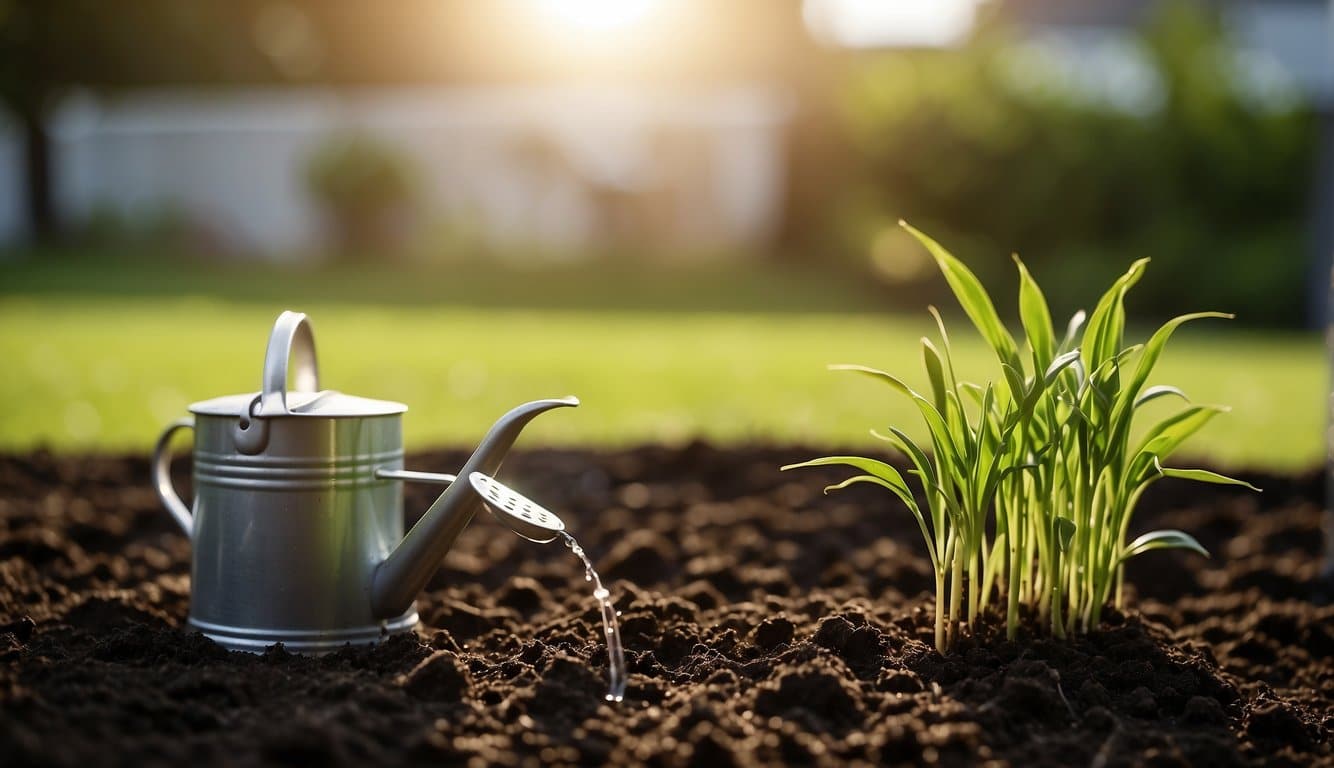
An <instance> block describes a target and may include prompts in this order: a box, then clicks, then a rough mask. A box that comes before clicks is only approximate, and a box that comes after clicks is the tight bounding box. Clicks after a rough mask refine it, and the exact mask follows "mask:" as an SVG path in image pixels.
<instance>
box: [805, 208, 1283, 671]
mask: <svg viewBox="0 0 1334 768" xmlns="http://www.w3.org/2000/svg"><path fill="white" fill-rule="evenodd" d="M903 227H904V228H905V229H907V230H908V232H910V233H911V234H912V235H913V236H914V237H916V238H917V239H918V240H919V241H920V242H921V243H922V245H923V246H925V247H926V249H927V251H928V252H929V253H930V254H931V256H932V258H933V259H934V260H935V262H936V264H937V266H938V267H939V268H940V270H941V273H942V274H943V275H944V277H945V279H946V282H948V283H949V286H950V288H951V290H952V292H953V293H954V296H955V298H956V299H957V300H958V302H959V304H960V306H961V308H962V309H963V311H964V313H965V314H966V315H967V316H968V318H969V320H970V321H971V322H972V323H973V325H974V327H975V328H976V329H977V331H978V333H979V334H980V335H981V336H982V338H983V339H984V340H985V341H986V343H987V345H988V346H989V347H990V348H991V350H992V351H993V353H994V354H995V357H996V360H997V363H998V365H999V369H1000V376H999V377H997V378H996V379H995V380H993V381H988V382H986V383H985V384H982V385H978V384H973V383H970V382H966V381H962V380H960V379H959V378H958V377H957V375H956V374H955V369H954V364H953V359H952V355H951V351H950V343H949V337H948V335H947V334H946V332H945V325H944V322H943V321H942V320H941V318H940V315H939V313H937V312H936V311H935V309H934V308H932V309H931V312H932V315H933V316H934V317H935V319H936V322H937V327H938V329H939V332H940V346H937V345H936V344H935V343H934V342H932V341H931V340H930V339H927V338H923V339H922V360H923V365H924V367H925V370H926V374H927V379H928V380H929V382H930V396H929V397H927V396H925V395H922V394H919V393H918V392H916V391H914V390H913V389H911V388H909V387H908V386H907V385H906V384H904V383H903V381H901V380H900V379H899V378H897V377H895V376H893V375H892V374H889V373H886V372H884V371H879V370H876V369H873V368H866V367H863V366H854V365H838V366H831V368H832V369H835V370H851V371H856V372H860V373H863V374H867V375H870V376H872V377H874V378H876V379H879V380H881V381H882V382H884V383H886V384H889V385H890V387H891V388H893V389H894V390H896V391H897V392H899V393H900V394H902V395H904V396H906V397H908V398H909V399H910V400H911V401H912V402H913V404H914V405H915V406H916V407H917V409H918V411H919V412H920V413H921V415H922V419H923V421H924V422H925V424H926V431H927V434H928V435H929V437H930V449H931V452H930V454H928V453H927V452H926V451H925V450H924V449H923V448H922V447H921V446H919V445H918V444H917V443H916V442H914V441H913V440H912V439H911V438H910V437H909V436H908V435H907V434H906V433H904V432H903V431H902V430H901V429H900V428H898V427H890V429H889V433H888V434H886V435H881V434H879V433H877V432H874V431H873V432H872V434H875V435H876V436H877V437H881V438H882V439H884V440H887V441H888V442H890V443H891V444H893V445H894V446H895V447H896V448H897V449H898V450H899V451H901V452H902V453H903V455H904V456H906V457H907V459H908V461H909V463H910V464H911V465H912V467H913V468H912V469H911V470H909V474H910V475H914V476H916V478H917V481H918V488H919V490H918V492H916V493H915V492H914V490H913V489H912V488H911V487H910V486H909V485H908V483H907V482H906V481H905V480H904V478H903V476H902V475H901V474H900V473H899V471H898V470H896V469H895V468H894V467H893V466H891V465H890V464H887V463H885V462H883V461H879V460H877V459H870V458H863V457H858V456H830V457H825V458H821V459H814V460H812V461H807V462H803V463H800V464H792V465H788V466H786V467H783V469H784V470H787V469H793V468H798V467H814V466H827V465H834V464H838V465H846V466H850V467H852V468H854V469H856V470H859V471H860V472H862V473H863V474H858V475H854V476H853V477H851V478H849V479H847V480H845V481H843V482H842V483H838V484H836V485H832V486H830V487H828V488H826V489H825V490H826V492H828V491H831V490H837V489H841V488H846V487H847V486H849V485H853V484H856V483H873V484H875V485H879V486H881V487H884V488H886V489H888V490H889V491H890V492H892V493H893V494H894V495H895V496H896V497H897V498H898V499H899V500H900V501H902V502H903V503H904V505H906V506H907V508H908V510H909V512H910V513H911V514H912V515H913V517H914V518H915V519H916V521H917V523H918V527H919V528H920V529H921V532H922V538H923V540H924V541H925V543H926V547H927V554H928V556H929V557H930V559H931V564H932V568H933V569H934V571H935V577H936V599H935V603H936V638H935V639H936V648H937V649H938V650H939V651H941V652H942V653H944V652H945V651H947V650H948V649H949V648H950V647H951V646H952V645H953V643H954V640H955V638H956V637H957V635H958V632H959V623H960V622H961V621H964V620H965V615H964V614H963V608H962V606H961V602H962V599H961V598H962V595H963V592H964V589H965V584H966V585H967V587H966V589H967V594H968V604H967V613H966V621H967V623H968V624H969V625H970V626H972V625H973V624H974V623H975V622H976V620H977V617H978V614H979V612H980V610H981V608H982V606H983V605H985V603H986V601H987V600H989V599H991V595H992V594H993V588H995V589H996V594H998V595H1000V596H1003V598H1004V602H1005V606H1006V632H1007V635H1008V636H1009V637H1011V638H1013V637H1014V636H1015V635H1016V633H1017V631H1018V625H1019V616H1020V610H1021V608H1022V607H1023V606H1028V607H1029V608H1031V609H1032V610H1033V611H1034V612H1035V614H1036V615H1037V616H1038V617H1039V618H1040V620H1042V621H1043V622H1045V623H1047V625H1048V626H1049V628H1050V631H1051V632H1052V633H1053V634H1054V635H1056V636H1058V637H1063V636H1065V634H1066V633H1067V632H1069V631H1072V630H1078V631H1088V630H1089V629H1091V628H1093V627H1095V626H1097V624H1098V623H1099V621H1100V618H1101V611H1102V608H1103V606H1104V605H1106V604H1108V603H1109V602H1115V603H1116V604H1117V605H1120V603H1121V599H1122V590H1121V587H1122V580H1123V574H1124V565H1125V562H1126V561H1127V560H1129V559H1130V558H1132V557H1135V556H1137V555H1139V554H1142V553H1144V552H1148V551H1152V550H1155V549H1169V548H1176V549H1189V550H1193V551H1195V552H1198V553H1200V554H1204V555H1206V556H1207V555H1208V553H1207V552H1206V551H1205V549H1204V548H1203V547H1202V546H1200V544H1199V542H1197V541H1196V540H1195V539H1194V538H1193V537H1191V536H1190V535H1189V534H1186V533H1184V532H1182V531H1175V530H1159V531H1152V532H1149V533H1146V534H1144V535H1142V536H1140V537H1138V538H1136V539H1135V540H1134V541H1132V542H1130V543H1128V544H1127V543H1126V537H1127V536H1128V534H1129V530H1130V522H1131V519H1132V517H1133V513H1134V509H1135V506H1136V504H1137V503H1138V501H1139V499H1140V496H1141V495H1142V494H1143V493H1144V491H1145V489H1146V488H1148V487H1149V486H1150V485H1151V484H1152V483H1153V482H1155V481H1156V480H1158V479H1159V478H1161V477H1178V478H1183V479H1188V480H1196V481H1200V482H1208V483H1220V484H1229V485H1243V486H1246V487H1248V488H1252V489H1253V490H1259V489H1255V488H1254V486H1251V485H1249V484H1248V483H1245V482H1243V481H1240V480H1236V479H1233V478H1229V477H1225V476H1223V475H1219V474H1215V473H1213V472H1208V471H1205V470H1200V469H1169V468H1165V467H1163V466H1162V463H1161V462H1162V460H1163V459H1165V458H1166V457H1167V456H1168V455H1170V454H1171V453H1172V452H1173V451H1174V450H1175V449H1176V448H1177V447H1178V446H1180V445H1181V443H1182V442H1184V441H1185V440H1186V439H1187V438H1188V437H1190V436H1191V435H1193V434H1194V433H1195V432H1196V431H1198V430H1199V429H1200V428H1201V427H1203V426H1204V425H1205V424H1206V423H1208V421H1209V420H1210V419H1211V418H1213V417H1214V416H1215V415H1217V414H1218V413H1221V412H1224V411H1225V410H1226V408H1223V407H1221V406H1208V405H1193V404H1189V403H1188V405H1187V406H1186V407H1185V408H1184V409H1182V410H1181V411H1179V412H1177V413H1175V414H1173V415H1171V416H1168V417H1166V418H1164V419H1162V420H1160V421H1159V422H1157V423H1155V424H1153V425H1151V426H1149V427H1148V428H1147V429H1146V430H1143V431H1142V433H1141V434H1142V436H1141V437H1138V438H1135V437H1133V436H1134V435H1135V434H1137V432H1136V430H1134V429H1133V426H1134V420H1135V416H1136V415H1137V414H1139V413H1140V409H1141V408H1142V406H1144V405H1145V404H1146V403H1149V402H1152V401H1154V400H1158V399H1159V398H1164V397H1179V398H1181V399H1183V400H1184V399H1185V395H1184V394H1183V393H1182V392H1181V390H1179V389H1177V388H1175V387H1171V386H1166V385H1158V386H1147V383H1148V379H1149V376H1150V374H1151V373H1152V371H1153V368H1154V366H1155V365H1156V364H1157V362H1158V359H1159V357H1161V355H1162V353H1163V349H1164V348H1165V347H1166V345H1167V341H1168V339H1169V338H1171V336H1172V334H1173V333H1174V332H1175V331H1176V329H1177V328H1179V327H1180V326H1181V325H1183V324H1184V323H1186V322H1189V321H1192V320H1197V319H1203V318H1228V317H1230V315H1224V314H1221V313H1217V312H1203V313H1197V314H1190V315H1183V316H1181V317H1177V318H1175V319H1173V320H1170V321H1168V322H1167V323H1166V324H1164V325H1163V326H1162V327H1161V328H1159V329H1158V330H1157V331H1156V332H1155V333H1154V334H1153V335H1152V336H1151V337H1150V339H1149V340H1148V341H1147V342H1146V343H1144V344H1142V345H1138V344H1137V345H1132V346H1125V344H1124V334H1125V304H1124V300H1125V294H1126V292H1127V291H1128V290H1129V289H1130V288H1131V287H1132V286H1133V285H1134V284H1135V283H1136V282H1138V280H1139V279H1140V277H1141V276H1142V275H1143V272H1144V269H1145V266H1146V265H1147V263H1148V260H1147V259H1143V260H1140V261H1137V262H1135V263H1134V264H1132V265H1131V267H1130V269H1129V270H1128V271H1127V272H1126V274H1125V275H1123V276H1121V277H1120V278H1119V279H1118V280H1117V281H1116V282H1115V283H1114V284H1113V285H1112V287H1111V289H1110V290H1108V291H1107V293H1106V294H1104V295H1103V297H1102V299H1101V300H1100V301H1099V302H1098V305H1097V307H1096V308H1095V309H1094V311H1093V314H1092V315H1091V316H1088V317H1087V323H1086V322H1085V319H1086V316H1085V315H1084V313H1083V312H1079V313H1077V314H1076V315H1075V317H1074V318H1072V320H1071V321H1070V323H1069V325H1068V327H1067V329H1066V332H1065V334H1064V337H1063V338H1062V340H1061V341H1059V342H1058V341H1057V336H1056V330H1055V327H1054V326H1053V324H1052V320H1051V313H1050V311H1049V309H1048V306H1047V301H1046V298H1045V296H1044V294H1043V293H1042V290H1041V288H1039V286H1038V284H1037V282H1036V281H1035V280H1034V279H1033V277H1032V275H1030V274H1029V272H1028V270H1027V269H1026V268H1025V266H1024V264H1023V262H1022V261H1020V260H1019V258H1018V257H1017V256H1016V257H1015V259H1014V261H1015V265H1016V267H1017V268H1018V271H1019V314H1020V322H1021V325H1022V327H1023V331H1024V336H1023V346H1022V347H1021V346H1020V345H1019V344H1018V343H1016V341H1015V338H1014V337H1013V336H1012V335H1011V334H1010V332H1009V330H1008V329H1007V328H1006V326H1005V324H1004V323H1003V322H1002V321H1001V320H1000V317H999V315H998V314H997V312H996V309H995V305H994V304H993V302H992V301H991V297H990V295H989V294H988V293H987V291H986V289H985V288H984V287H983V286H982V284H981V282H980V281H979V280H978V279H977V277H976V275H974V274H973V272H972V271H971V270H969V269H968V268H967V267H966V266H965V265H964V264H963V262H961V261H959V260H958V259H957V258H955V257H954V256H953V255H952V254H950V253H949V252H948V251H946V250H945V249H944V248H943V247H941V246H940V244H939V243H937V242H936V241H934V240H932V239H931V238H930V237H927V236H926V235H924V234H923V233H921V232H919V231H917V230H916V229H913V228H912V227H910V226H908V225H907V224H903ZM919 498H920V499H924V501H925V504H924V505H923V503H922V502H921V501H919ZM989 521H990V523H991V525H990V526H988V522H989ZM989 530H990V531H992V532H993V533H991V534H990V535H989V533H988V531H989Z"/></svg>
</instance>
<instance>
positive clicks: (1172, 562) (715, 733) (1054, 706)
mask: <svg viewBox="0 0 1334 768" xmlns="http://www.w3.org/2000/svg"><path fill="white" fill-rule="evenodd" d="M827 452H828V451H827V450H815V449H812V448H811V447H808V446H807V447H791V448H781V449H780V448H749V449H735V450H733V449H728V450H722V449H716V448H713V447H711V446H708V445H705V444H693V445H689V446H686V447H684V448H682V449H665V448H656V447H650V448H642V449H635V450H628V451H620V452H585V451H536V452H527V453H523V452H520V453H519V454H517V455H515V456H514V457H513V458H511V459H510V460H509V461H508V462H507V464H506V468H505V471H504V472H503V473H502V478H504V479H506V480H507V482H511V483H512V484H513V485H515V486H516V487H517V488H518V489H520V490H522V491H524V492H526V493H528V494H529V495H531V496H532V497H533V498H534V499H535V500H537V501H539V502H541V503H542V504H544V505H546V506H548V507H550V508H551V509H552V510H553V511H555V512H556V513H557V514H559V515H561V516H562V517H564V518H565V520H566V522H567V524H568V525H569V526H570V529H571V531H572V532H573V533H574V534H575V535H576V536H577V537H578V538H579V540H580V542H581V543H582V544H583V546H584V547H585V549H587V550H588V551H589V553H590V554H591V555H592V556H593V557H594V560H595V562H596V563H597V565H598V568H599V570H600V572H601V573H602V576H603V579H604V580H605V581H607V582H608V583H609V585H610V586H611V590H612V594H613V596H614V598H615V600H616V603H617V607H618V608H619V609H620V610H621V612H622V616H621V622H622V624H621V626H622V632H623V635H624V640H625V644H626V649H627V661H628V662H629V667H630V673H631V674H630V682H629V688H628V691H627V696H626V700H625V702H623V703H622V704H620V705H611V704H607V703H605V702H603V701H602V694H603V692H604V691H605V685H606V679H605V675H606V656H605V649H604V646H603V645H602V643H601V640H602V633H601V628H600V626H599V618H598V613H597V606H596V603H595V602H594V601H593V599H592V597H591V594H590V589H589V588H588V586H587V585H586V584H585V583H584V581H583V580H582V578H581V568H580V566H579V564H578V562H577V561H576V560H575V558H574V557H573V556H572V555H571V554H570V552H569V551H568V550H566V549H565V548H563V547H560V546H559V545H554V544H553V545H548V546H541V545H536V544H532V543H530V542H526V541H523V540H521V539H519V538H518V537H516V536H513V535H511V534H509V533H508V532H505V531H504V530H503V529H501V528H500V527H498V526H497V525H495V523H494V522H493V521H491V520H490V519H489V518H487V517H485V516H482V517H479V518H478V519H477V520H476V521H474V523H473V525H472V526H471V527H470V529H469V530H468V531H466V532H465V533H464V535H463V536H462V537H461V539H460V540H459V542H458V544H457V545H456V546H455V548H454V549H453V550H452V551H451V552H450V553H449V555H448V557H447V558H446V559H445V561H444V565H443V567H442V568H441V570H440V571H439V572H438V573H437V575H436V576H435V578H434V579H433V580H432V582H431V584H430V586H429V588H428V591H427V592H426V593H425V594H424V595H422V596H421V597H420V599H419V601H418V607H419V609H420V612H421V616H422V620H423V623H422V626H421V627H420V629H419V630H418V633H417V634H416V635H415V636H411V635H409V636H402V637H396V638H393V639H391V640H390V641H388V642H386V643H385V644H383V645H382V646H380V647H378V648H375V649H373V650H365V649H356V650H353V649H348V650H344V651H341V652H338V653H335V654H332V655H329V656H325V657H321V658H302V657H296V656H291V655H288V654H286V653H284V652H282V651H281V650H272V651H270V652H269V653H267V654H265V655H263V656H251V655H246V654H237V653H228V652H226V651H223V650H222V649H220V648H219V647H217V646H215V645H214V644H213V643H211V642H210V641H208V640H206V639H204V638H203V637H202V636H200V635H197V634H192V633H189V632H186V631H184V630H183V629H182V626H183V624H184V620H185V616H186V613H187V609H188V603H189V545H188V542H186V540H185V539H184V538H183V537H182V536H180V535H179V533H177V532H176V529H175V527H174V524H173V523H172V522H171V520H170V518H169V517H168V515H167V514H166V513H165V512H164V511H162V510H161V509H160V508H159V505H158V502H157V499H156V497H155V496H154V494H153V492H152V490H151V489H150V488H149V485H148V482H147V478H148V465H147V461H146V459H145V458H142V457H134V458H124V457H81V458H78V457H76V458H56V457H53V456H51V455H48V454H44V453H37V454H32V455H26V456H10V457H4V458H0V755H3V756H5V758H4V761H5V762H6V763H7V764H11V765H19V764H63V765H75V764H85V765H87V764H110V763H121V764H134V765H146V764H154V763H161V764H172V765H181V764H186V763H189V764H192V765H202V764H221V763H236V762H240V763H260V762H273V763H279V762H281V763H308V764H312V765H317V764H357V765H368V764H375V765H387V764H393V763H400V762H417V763H421V764H431V765H442V764H455V763H463V762H466V761H468V760H469V759H470V758H479V759H480V760H481V761H482V762H484V763H486V764H501V765H507V764H517V763H520V762H524V761H528V762H534V761H540V762H542V763H547V764H560V763H566V764H599V763H615V764H625V763H630V762H651V763H655V764H665V765H677V764H694V765H708V766H726V765H729V764H736V765H748V764H765V763H768V764H775V763H787V764H792V763H816V764H828V765H841V764H847V763H850V762H857V761H865V762H872V763H891V762H899V761H909V762H927V763H941V764H946V765H964V764H973V763H978V762H986V761H996V762H998V763H1009V764H1016V765H1024V766H1027V767H1032V766H1058V765H1061V766H1063V765H1100V766H1116V765H1127V764H1145V763H1148V764H1163V765H1174V764H1182V763H1185V764H1195V765H1209V766H1224V765H1231V764H1256V765H1258V764H1264V765H1283V764H1293V765H1311V764H1321V763H1323V764H1334V753H1332V752H1331V730H1332V729H1334V608H1330V607H1319V606H1318V604H1317V603H1313V602H1312V601H1311V597H1312V587H1311V585H1312V583H1313V581H1314V578H1315V575H1316V573H1317V570H1318V566H1319V550H1320V530H1319V527H1320V508H1321V487H1322V480H1321V478H1320V476H1319V475H1318V474H1316V473H1311V474H1308V475H1303V476H1298V477H1291V476H1288V477H1281V476H1264V475H1257V474H1248V475H1245V478H1246V479H1247V480H1250V481H1252V482H1254V483H1255V484H1257V485H1259V486H1261V487H1262V488H1264V489H1265V492H1264V493H1263V494H1262V495H1257V494H1254V493H1251V492H1249V491H1245V490H1238V489H1234V488H1226V487H1214V486H1201V485H1196V484H1190V483H1185V482H1178V481H1171V480H1166V481H1163V482H1162V483H1160V484H1159V485H1157V486H1155V487H1154V488H1153V489H1151V491H1150V492H1149V494H1148V495H1146V497H1145V499H1144V501H1143V503H1142V504H1141V507H1140V509H1139V511H1138V512H1137V515H1136V522H1135V529H1136V530H1137V531H1138V530H1149V529H1151V528H1158V527H1169V528H1180V529H1182V530H1186V531H1190V532H1192V533H1193V534H1194V535H1195V536H1196V537H1197V538H1198V539H1199V540H1200V542H1201V543H1202V544H1203V545H1204V546H1205V547H1207V548H1208V549H1209V550H1210V551H1211V552H1212V553H1213V558H1212V559H1209V560H1205V559H1203V558H1201V557H1199V556H1197V555H1193V554H1189V553H1182V552H1155V553H1151V554H1148V555H1145V556H1143V557H1141V558H1137V559H1136V560H1134V561H1132V562H1131V563H1130V565H1129V567H1128V581H1129V583H1130V584H1131V585H1133V589H1132V590H1131V595H1132V600H1131V605H1132V606H1133V609H1132V610H1131V611H1129V612H1128V613H1125V614H1121V613H1118V612H1116V611H1110V612H1109V615H1108V616H1106V617H1105V622H1104V626H1103V628H1102V629H1101V631H1099V632H1097V633H1094V634H1092V635H1090V636H1087V637H1083V638H1077V639H1073V640H1071V641H1069V642H1056V641H1052V640H1050V639H1048V638H1046V637H1044V636H1041V635H1038V636H1033V635H1031V634H1027V633H1025V634H1024V635H1022V636H1021V638H1020V640H1019V641H1017V642H1007V641H1006V640H1005V639H1004V618H1003V617H1001V616H996V615H991V616H989V617H988V619H987V622H985V623H984V626H983V627H982V628H981V630H980V632H979V633H978V635H977V636H975V637H969V638H965V639H964V640H963V642H961V644H960V646H959V648H958V649H957V650H956V651H955V652H953V653H952V654H950V655H949V656H947V657H944V658H942V657H940V656H939V655H938V654H937V653H936V652H935V651H934V650H933V648H932V636H933V635H932V633H933V627H932V623H933V615H932V612H931V603H930V592H931V589H932V586H933V576H932V571H931V567H930V563H929V561H928V560H927V558H926V555H925V553H924V551H923V550H922V543H921V540H920V534H919V533H918V531H917V528H916V524H915V523H914V522H913V520H912V518H911V517H910V516H909V515H908V514H907V513H906V512H905V511H904V510H903V508H902V505H901V504H900V503H899V502H898V501H896V500H894V499H893V498H892V497H891V496H890V495H889V494H887V493H883V492H880V493H877V492H876V490H874V489H872V490H849V491H847V492H844V493H842V494H840V495H837V496H830V497H823V496H821V495H820V492H819V488H820V487H821V483H820V480H821V479H828V480H830V481H833V480H836V479H842V477H843V476H845V475H846V472H842V471H840V470H838V469H834V470H832V471H830V472H828V473H827V475H826V476H825V477H823V478H822V477H821V476H816V477H812V476H811V475H809V474H803V475H800V476H793V475H790V474H789V475H783V474H780V473H779V472H778V467H779V466H780V465H782V464H786V463H791V462H794V461H800V460H803V459H805V458H808V457H810V456H812V455H818V454H820V453H827ZM464 458H466V455H465V454H464V453H462V452H437V453H431V454H426V455H421V456H418V457H416V458H415V459H414V460H412V461H411V462H409V464H410V466H412V467H414V468H419V469H432V470H440V471H449V470H450V469H451V468H454V467H458V466H460V465H462V463H463V459H464ZM185 469H186V468H185V467H184V465H183V464H181V463H178V470H180V471H181V472H182V473H184V472H185ZM180 482H182V483H185V482H186V480H185V476H184V474H182V476H181V479H180ZM428 494H429V489H420V488H415V487H414V488H410V489H409V497H408V508H409V510H410V511H414V512H420V511H421V510H423V509H424V508H425V507H426V505H427V503H428V502H429V500H430V498H429V496H428ZM1134 532H1135V531H1132V533H1134ZM11 761H12V762H11Z"/></svg>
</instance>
